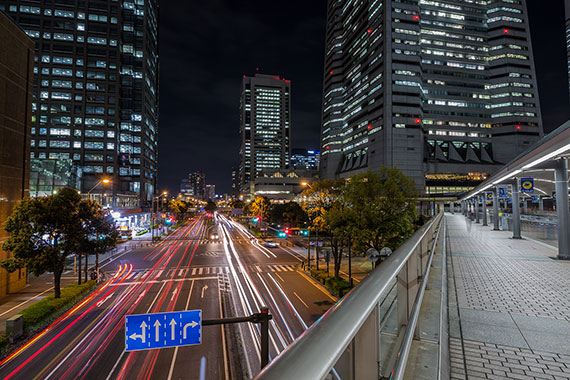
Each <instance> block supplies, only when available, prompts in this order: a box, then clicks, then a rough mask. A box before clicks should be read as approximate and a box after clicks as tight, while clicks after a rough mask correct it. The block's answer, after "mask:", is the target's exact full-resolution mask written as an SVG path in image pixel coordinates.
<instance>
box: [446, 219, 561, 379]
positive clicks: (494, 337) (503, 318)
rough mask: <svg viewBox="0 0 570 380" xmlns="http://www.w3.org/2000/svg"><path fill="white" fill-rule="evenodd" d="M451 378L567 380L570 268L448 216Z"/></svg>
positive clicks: (525, 243) (537, 248) (536, 246)
mask: <svg viewBox="0 0 570 380" xmlns="http://www.w3.org/2000/svg"><path fill="white" fill-rule="evenodd" d="M446 223H447V231H448V291H449V325H450V326H449V327H450V360H451V378H452V379H527V380H531V379H552V380H554V379H570V292H569V290H570V262H565V261H557V260H555V257H556V254H557V252H556V249H555V248H551V247H549V246H547V245H545V244H541V243H539V242H536V241H532V240H528V239H522V240H514V239H512V238H511V236H512V233H510V232H508V231H491V227H483V226H482V225H480V224H475V223H473V222H471V221H469V220H467V219H466V218H464V217H463V216H461V215H447V216H446Z"/></svg>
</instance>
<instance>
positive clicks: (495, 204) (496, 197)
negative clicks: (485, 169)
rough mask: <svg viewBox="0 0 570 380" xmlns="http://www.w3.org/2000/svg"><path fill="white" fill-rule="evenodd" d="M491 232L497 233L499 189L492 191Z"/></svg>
mask: <svg viewBox="0 0 570 380" xmlns="http://www.w3.org/2000/svg"><path fill="white" fill-rule="evenodd" d="M493 231H499V188H497V187H495V189H493Z"/></svg>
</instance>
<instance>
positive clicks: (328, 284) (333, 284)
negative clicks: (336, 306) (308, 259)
mask: <svg viewBox="0 0 570 380" xmlns="http://www.w3.org/2000/svg"><path fill="white" fill-rule="evenodd" d="M311 276H312V277H313V278H314V279H315V280H317V281H318V282H320V283H321V284H323V285H324V286H325V288H327V289H328V291H329V292H331V293H332V294H334V295H335V296H337V297H342V296H344V295H345V294H346V293H348V292H349V291H350V289H351V288H350V283H349V282H348V281H346V280H345V279H343V278H338V279H336V278H334V277H330V276H329V275H328V273H327V271H325V270H315V269H313V270H311Z"/></svg>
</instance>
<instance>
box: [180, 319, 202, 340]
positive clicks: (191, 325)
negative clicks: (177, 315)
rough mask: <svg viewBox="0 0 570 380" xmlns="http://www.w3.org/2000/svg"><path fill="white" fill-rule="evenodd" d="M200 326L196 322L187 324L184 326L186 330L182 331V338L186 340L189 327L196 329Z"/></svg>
mask: <svg viewBox="0 0 570 380" xmlns="http://www.w3.org/2000/svg"><path fill="white" fill-rule="evenodd" d="M198 325H199V323H198V322H196V321H192V322H191V323H187V324H185V325H184V329H183V331H182V338H183V339H186V330H187V329H188V327H192V328H194V327H196V326H198Z"/></svg>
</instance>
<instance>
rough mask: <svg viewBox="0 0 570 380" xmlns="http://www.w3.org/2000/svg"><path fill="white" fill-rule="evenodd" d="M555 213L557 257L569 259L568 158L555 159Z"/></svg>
mask: <svg viewBox="0 0 570 380" xmlns="http://www.w3.org/2000/svg"><path fill="white" fill-rule="evenodd" d="M554 181H555V182H556V215H557V217H558V258H559V259H560V260H570V211H569V210H568V160H566V159H565V158H562V159H560V160H556V168H555V169H554Z"/></svg>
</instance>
